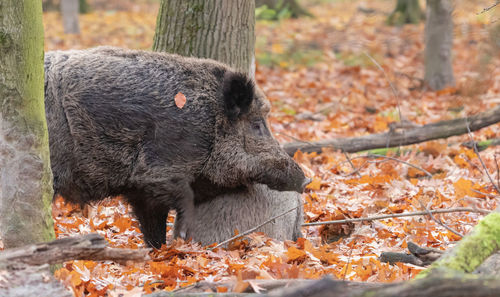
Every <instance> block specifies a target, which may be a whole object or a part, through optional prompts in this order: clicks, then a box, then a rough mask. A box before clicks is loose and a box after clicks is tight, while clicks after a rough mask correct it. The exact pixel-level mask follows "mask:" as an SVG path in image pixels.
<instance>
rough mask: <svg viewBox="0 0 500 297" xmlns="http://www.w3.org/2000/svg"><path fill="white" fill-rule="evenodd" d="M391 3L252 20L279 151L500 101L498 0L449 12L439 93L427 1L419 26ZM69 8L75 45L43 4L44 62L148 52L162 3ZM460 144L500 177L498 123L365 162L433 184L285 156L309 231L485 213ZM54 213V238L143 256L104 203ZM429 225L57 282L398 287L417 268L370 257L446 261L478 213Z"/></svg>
mask: <svg viewBox="0 0 500 297" xmlns="http://www.w3.org/2000/svg"><path fill="white" fill-rule="evenodd" d="M397 2H404V1H396V0H374V1H343V0H300V1H298V3H299V4H300V6H301V8H302V9H303V10H302V11H300V12H302V13H303V14H302V15H300V16H299V17H298V18H295V17H293V12H294V11H293V10H292V7H291V6H286V7H281V8H276V9H272V8H270V7H267V6H266V7H264V6H258V7H257V8H256V17H257V23H256V30H255V32H256V43H255V58H256V74H255V76H256V81H257V83H258V85H259V86H260V87H261V88H262V89H263V90H264V92H265V93H266V95H267V97H268V98H269V100H270V101H271V103H272V112H271V118H270V122H271V128H272V130H273V131H274V133H275V134H276V136H277V138H278V139H279V141H280V142H283V143H284V142H293V141H298V140H300V141H316V140H325V139H334V138H342V137H353V136H363V135H368V134H373V133H382V132H387V131H392V130H391V129H392V128H391V127H393V126H392V125H393V124H394V123H405V122H409V123H411V124H412V125H417V126H418V125H424V124H429V123H433V122H437V121H441V120H449V119H454V118H458V117H465V116H467V115H471V114H475V113H478V112H481V111H487V110H490V109H492V108H493V107H495V106H497V105H498V104H500V79H499V78H500V54H499V53H500V8H499V7H493V5H494V4H495V3H494V1H491V0H477V1H468V0H456V1H453V12H452V19H453V43H452V70H453V75H454V81H455V83H454V84H452V85H449V86H446V87H444V88H441V89H440V90H438V91H434V90H432V89H431V88H429V86H428V85H426V83H425V81H424V76H425V67H424V50H425V43H424V30H425V20H423V19H421V16H422V15H423V14H425V11H426V7H425V3H424V2H425V1H421V2H420V3H419V4H420V13H419V14H417V17H415V16H414V15H409V16H408V18H404V12H398V13H396V14H394V13H393V12H394V10H395V8H396V6H397ZM407 2H408V3H409V2H414V3H415V1H407ZM416 2H417V3H418V1H416ZM80 3H81V4H82V3H85V5H83V4H82V5H81V6H80V9H81V13H80V14H79V15H78V17H77V21H78V27H77V28H75V27H74V28H73V30H78V33H65V31H64V26H63V17H62V15H61V13H60V9H59V6H58V5H59V3H58V1H57V0H51V1H48V0H45V1H44V8H45V11H44V16H43V21H44V27H45V49H46V51H52V50H62V49H80V48H88V47H94V46H99V45H112V46H119V47H125V48H131V49H145V50H149V49H151V48H152V45H153V37H154V33H155V24H156V16H157V14H158V9H159V5H160V4H159V1H155V0H136V1H132V0H87V1H80ZM407 21H408V22H413V24H405V22H407ZM471 138H473V139H474V140H476V141H482V143H483V144H484V146H483V147H482V149H484V150H483V151H482V152H481V157H482V160H483V161H484V163H485V164H486V168H487V170H489V172H490V174H491V176H492V177H493V180H495V181H497V180H498V179H499V178H500V175H499V172H498V168H499V167H498V163H497V158H498V154H499V153H500V150H499V149H498V148H497V147H496V146H495V145H494V144H496V143H499V142H498V139H500V127H499V125H498V124H497V125H493V126H489V127H487V128H484V129H482V130H480V131H478V132H474V133H473V134H470V135H462V136H455V137H451V138H448V139H446V140H444V139H441V140H434V141H430V142H425V143H422V144H417V145H412V146H406V147H402V148H397V149H383V150H377V151H374V152H371V153H377V154H382V155H385V156H392V157H397V158H398V159H399V160H402V161H404V162H407V163H410V164H414V165H415V166H418V167H419V168H423V169H425V170H426V171H428V172H430V173H431V174H432V176H433V177H432V178H431V179H426V178H424V177H425V173H423V172H422V171H421V170H419V169H415V168H413V167H411V166H407V165H406V164H404V163H401V162H393V161H391V160H390V159H376V160H373V159H369V160H367V159H366V158H362V157H360V156H362V155H363V153H361V154H352V155H347V154H344V153H341V152H337V151H334V150H331V149H328V148H327V149H325V150H324V152H323V153H322V154H318V153H302V152H297V153H296V154H295V160H296V161H297V162H299V163H300V164H301V166H302V167H303V169H304V171H305V172H306V174H307V175H308V176H310V177H311V178H313V182H312V183H311V184H310V185H309V186H308V191H307V193H306V194H304V195H303V198H304V202H305V205H304V212H305V221H306V222H317V221H326V220H334V219H343V218H356V217H366V216H370V215H376V214H388V213H389V214H390V213H401V212H406V211H408V212H409V211H416V210H422V209H434V208H453V207H459V206H461V207H475V208H480V209H487V210H492V209H494V208H495V207H496V205H497V199H498V196H497V194H496V192H495V189H494V187H493V186H492V185H491V183H490V181H489V180H488V179H487V178H486V175H485V170H484V169H483V167H482V166H481V164H480V160H479V159H478V157H477V155H476V154H475V153H474V152H473V150H472V149H470V148H469V147H467V146H464V145H462V144H463V143H465V142H467V141H470V140H471ZM364 153H366V152H364ZM53 216H54V219H55V220H56V234H57V235H58V236H61V237H62V236H67V235H72V234H76V233H88V232H91V231H94V232H95V231H97V232H99V233H100V234H102V235H104V236H105V237H106V238H107V239H108V240H109V242H110V243H111V244H112V245H113V246H117V247H130V248H137V247H143V242H142V241H141V240H140V239H139V236H138V234H139V231H138V226H137V222H136V221H135V219H134V218H133V217H131V216H130V215H129V214H128V211H127V206H126V205H125V204H124V203H123V202H122V201H121V200H113V201H108V202H105V203H101V204H99V205H98V206H96V207H95V209H94V211H93V213H92V214H91V215H90V216H84V215H83V214H82V213H81V212H80V211H79V210H75V209H74V208H73V207H72V206H70V205H66V204H64V203H63V202H62V200H60V199H59V200H57V201H56V203H55V206H54V210H53ZM437 216H438V220H431V219H430V218H428V217H407V218H391V219H386V220H381V221H373V222H364V223H357V224H356V225H354V224H344V225H328V226H307V227H304V228H303V234H304V237H305V239H300V240H299V241H298V242H297V243H292V242H285V243H279V242H276V241H272V240H270V239H268V238H266V237H265V236H264V235H262V234H257V235H255V234H254V235H252V236H251V237H249V239H246V240H243V241H240V242H238V243H237V244H235V245H234V246H233V248H232V249H230V250H228V251H225V250H219V251H217V252H215V253H214V252H211V253H203V252H202V251H203V250H204V249H203V248H202V247H200V246H199V245H196V244H193V243H185V242H182V241H178V242H176V243H175V245H174V246H173V247H172V248H171V249H170V250H168V251H166V250H163V251H161V252H159V254H158V257H159V258H161V259H162V261H150V262H148V263H146V264H144V265H117V264H109V263H96V262H91V261H72V262H68V263H66V264H65V265H64V267H63V268H62V269H60V270H59V271H58V272H57V276H58V277H59V278H60V279H61V280H63V281H64V282H65V283H66V284H67V285H68V286H70V287H71V288H72V289H73V290H74V292H75V293H80V295H81V293H86V294H89V295H91V294H96V295H99V294H104V293H105V292H108V290H109V292H112V291H113V292H118V291H120V290H124V291H126V290H132V289H133V290H138V291H140V292H152V291H154V290H159V289H169V290H171V289H174V288H178V287H180V286H186V285H188V284H191V283H193V282H196V281H199V280H204V279H209V280H216V281H220V280H226V279H237V278H238V279H242V278H243V279H253V278H319V277H321V276H322V275H324V274H333V275H335V276H336V277H338V278H340V279H348V280H357V281H378V282H389V281H396V280H407V279H410V278H412V277H413V276H415V275H416V273H418V272H419V271H421V270H422V268H420V267H418V266H415V265H412V264H402V263H398V264H395V265H389V264H387V263H382V262H380V260H379V259H378V256H379V255H380V253H381V252H383V251H403V250H405V249H406V247H407V243H408V242H410V241H412V242H415V243H417V244H419V245H422V246H426V247H435V248H438V249H446V248H447V247H449V246H450V245H452V244H453V243H454V242H456V241H458V240H459V239H460V238H461V236H460V235H461V234H466V233H467V232H468V231H470V230H471V229H472V227H473V226H474V225H475V224H476V223H477V222H478V220H479V219H480V218H481V217H482V215H481V214H478V213H473V212H469V213H451V214H443V215H437ZM439 220H441V222H444V224H445V226H446V227H448V228H446V227H445V226H443V224H440V223H439V222H438V221H439ZM449 229H452V231H450V230H449ZM239 231H243V230H239ZM453 231H455V232H453ZM457 234H458V235H457ZM162 253H163V254H162ZM214 259H217V261H214ZM137 286H140V287H139V288H138V287H137Z"/></svg>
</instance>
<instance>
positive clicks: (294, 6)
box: [255, 0, 312, 18]
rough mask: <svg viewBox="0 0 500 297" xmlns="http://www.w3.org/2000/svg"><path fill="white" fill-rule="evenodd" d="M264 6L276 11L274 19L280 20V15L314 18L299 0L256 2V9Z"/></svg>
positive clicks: (256, 0)
mask: <svg viewBox="0 0 500 297" xmlns="http://www.w3.org/2000/svg"><path fill="white" fill-rule="evenodd" d="M264 5H265V6H266V7H267V8H268V9H271V10H273V11H274V14H273V15H272V16H274V17H273V18H279V16H280V15H286V16H289V17H292V18H298V17H301V16H312V15H311V13H310V12H309V11H307V10H306V9H305V8H303V7H302V6H301V5H300V4H299V2H298V0H255V6H256V7H258V8H259V7H262V6H264Z"/></svg>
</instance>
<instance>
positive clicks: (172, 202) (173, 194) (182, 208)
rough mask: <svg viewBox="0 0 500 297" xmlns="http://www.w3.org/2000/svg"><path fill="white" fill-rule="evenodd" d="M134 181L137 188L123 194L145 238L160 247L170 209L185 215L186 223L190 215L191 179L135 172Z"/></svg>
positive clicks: (191, 213) (192, 207)
mask: <svg viewBox="0 0 500 297" xmlns="http://www.w3.org/2000/svg"><path fill="white" fill-rule="evenodd" d="M133 184H134V187H135V188H136V189H139V190H136V191H134V192H133V193H132V194H126V195H125V196H126V197H127V200H128V201H129V203H130V204H131V205H132V208H133V210H134V213H135V214H136V216H137V219H138V220H139V223H140V228H141V231H142V233H143V234H144V241H145V242H146V243H147V244H148V245H149V246H152V247H154V248H160V247H161V245H162V244H164V243H165V242H166V219H167V216H168V211H169V210H170V209H175V210H176V211H177V214H178V215H179V216H184V218H185V220H186V222H187V223H188V224H189V222H190V220H191V219H192V218H193V215H194V194H193V191H192V189H191V187H190V183H189V181H188V180H187V179H186V178H185V177H182V176H181V177H179V176H171V175H165V177H164V178H154V177H152V176H150V175H142V176H134V178H133ZM186 228H188V226H187V227H186ZM181 231H183V230H181Z"/></svg>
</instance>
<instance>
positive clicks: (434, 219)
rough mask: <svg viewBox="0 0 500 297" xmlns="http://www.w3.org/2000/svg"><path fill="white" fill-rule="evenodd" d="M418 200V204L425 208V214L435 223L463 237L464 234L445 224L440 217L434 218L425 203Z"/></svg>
mask: <svg viewBox="0 0 500 297" xmlns="http://www.w3.org/2000/svg"><path fill="white" fill-rule="evenodd" d="M418 202H419V203H420V206H422V208H423V209H424V210H425V212H427V214H428V215H429V217H430V218H431V219H432V220H433V221H434V222H436V223H438V224H439V225H441V226H442V227H443V228H445V229H446V230H448V231H450V232H451V233H453V234H455V235H458V236H460V237H464V235H463V234H462V233H460V232H458V231H455V230H453V229H452V228H451V227H450V226H448V225H446V224H445V223H443V222H442V221H441V220H440V219H438V218H436V217H435V216H434V215H432V213H431V212H430V211H429V209H428V208H427V207H426V206H425V204H424V203H423V202H422V201H420V200H418Z"/></svg>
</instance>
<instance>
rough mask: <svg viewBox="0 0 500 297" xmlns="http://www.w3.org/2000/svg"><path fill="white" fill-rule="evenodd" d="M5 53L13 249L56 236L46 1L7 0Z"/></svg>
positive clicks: (1, 118) (1, 155) (1, 49)
mask: <svg viewBox="0 0 500 297" xmlns="http://www.w3.org/2000/svg"><path fill="white" fill-rule="evenodd" d="M0 53H1V54H0V98H2V109H1V114H0V127H1V128H0V129H1V132H0V168H1V185H0V191H1V192H0V196H1V197H0V237H1V238H2V240H3V241H4V243H5V245H6V247H14V246H20V245H24V244H28V243H34V242H41V241H48V240H51V239H53V238H54V228H53V221H52V216H51V202H52V195H53V193H52V174H51V172H50V163H49V145H48V132H47V124H46V122H45V108H44V101H43V96H44V93H43V88H44V70H43V55H44V53H43V26H42V3H41V1H38V0H23V1H18V0H3V1H2V3H1V4H0Z"/></svg>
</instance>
